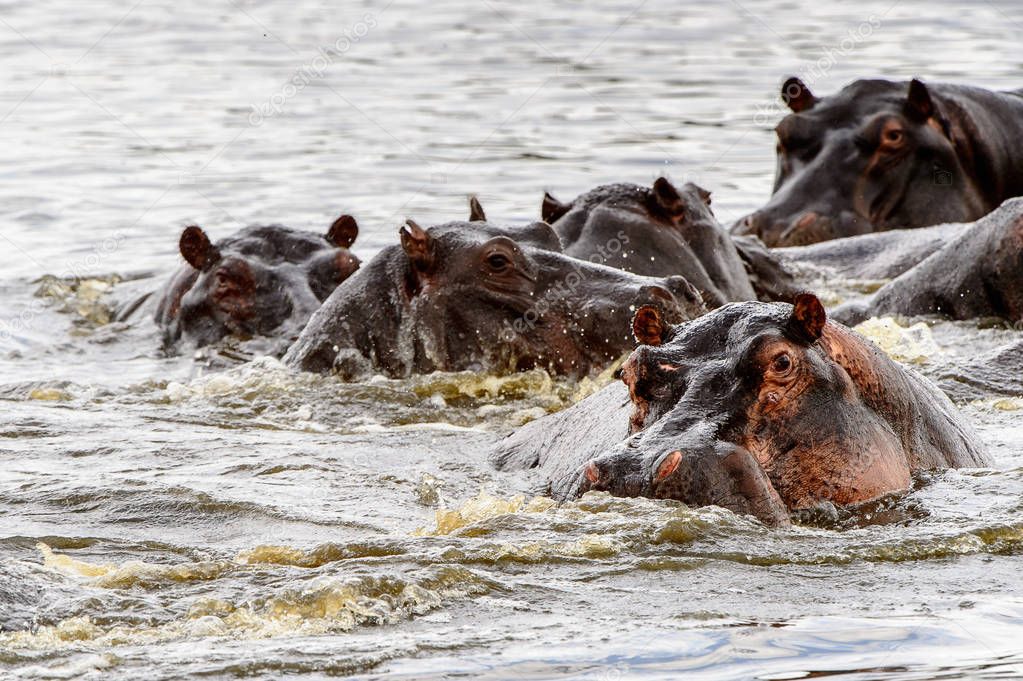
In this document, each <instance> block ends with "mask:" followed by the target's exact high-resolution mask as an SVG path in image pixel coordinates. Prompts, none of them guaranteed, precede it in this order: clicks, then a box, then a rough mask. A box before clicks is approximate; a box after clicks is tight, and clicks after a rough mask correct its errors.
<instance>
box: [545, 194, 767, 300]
mask: <svg viewBox="0 0 1023 681" xmlns="http://www.w3.org/2000/svg"><path fill="white" fill-rule="evenodd" d="M540 211H541V215H542V217H543V219H544V220H545V221H547V222H548V223H550V224H551V226H552V227H554V231H555V232H557V234H558V237H559V238H560V239H561V242H562V244H563V245H564V250H565V253H566V254H567V255H571V256H573V257H576V258H581V259H583V260H588V261H590V262H595V263H599V264H603V265H609V266H611V267H617V268H619V269H623V270H626V271H628V272H633V273H635V274H642V275H646V276H656V277H663V276H669V275H673V274H675V275H682V276H684V277H685V278H686V279H688V280H689V282H690V283H692V284H693V286H695V287H696V288H697V289H698V290H699V291H700V293H701V295H702V296H703V298H704V301H705V302H706V303H707V305H708V306H709V307H712V308H713V307H718V306H719V305H722V304H724V303H726V302H729V301H740V300H755V299H756V297H757V291H756V290H755V287H754V282H753V281H752V280H751V276H750V273H749V272H748V271H747V268H748V267H749V265H748V264H747V262H746V261H744V258H743V254H742V253H741V252H740V250H739V249H737V247H736V244H734V243H733V241H732V239H731V237H730V236H729V234H728V232H727V231H726V230H725V229H724V228H723V227H722V226H721V225H720V224H719V223H718V221H717V219H716V218H715V217H714V213H713V212H711V208H710V192H708V191H706V190H705V189H703V188H701V187H698V186H697V185H695V184H692V183H687V184H686V185H684V186H683V187H682V188H681V189H678V188H676V187H675V186H674V185H672V184H671V182H669V181H668V180H666V179H665V178H663V177H662V178H658V179H657V180H656V181H655V182H654V184H653V187H640V186H639V185H634V184H609V185H602V186H600V187H597V188H595V189H592V190H590V191H589V192H587V193H585V194H583V195H581V196H579V197H576V198H575V199H574V200H572V201H571V202H569V203H562V202H560V201H558V200H557V199H555V198H554V197H553V196H551V195H550V194H545V195H544V199H543V204H542V206H541V209H540ZM749 247H750V248H755V244H752V243H750V246H749ZM756 255H758V256H759V257H760V258H763V259H764V261H765V262H764V265H765V266H766V267H765V269H764V270H763V274H762V276H763V277H764V278H765V279H766V278H767V276H768V274H770V276H771V277H772V278H773V279H774V280H778V281H779V282H782V281H785V277H786V273H785V272H784V270H781V269H780V268H779V267H777V259H772V258H771V256H770V254H768V253H767V251H766V249H762V250H761V251H760V252H757V253H756ZM772 260H773V263H774V264H775V267H776V269H772V268H771V267H770V264H771V263H772ZM775 286H776V287H777V288H781V287H782V285H781V284H780V283H779V284H775Z"/></svg>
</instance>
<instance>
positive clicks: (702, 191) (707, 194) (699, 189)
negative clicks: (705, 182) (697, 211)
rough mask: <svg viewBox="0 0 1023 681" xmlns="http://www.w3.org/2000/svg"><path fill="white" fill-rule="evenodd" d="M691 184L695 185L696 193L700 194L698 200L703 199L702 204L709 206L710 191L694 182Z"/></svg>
mask: <svg viewBox="0 0 1023 681" xmlns="http://www.w3.org/2000/svg"><path fill="white" fill-rule="evenodd" d="M693 186H694V187H696V193H697V194H699V195H700V200H701V201H703V204H704V205H705V206H707V208H710V192H709V191H707V190H706V189H704V188H703V187H701V186H700V185H698V184H694V185H693Z"/></svg>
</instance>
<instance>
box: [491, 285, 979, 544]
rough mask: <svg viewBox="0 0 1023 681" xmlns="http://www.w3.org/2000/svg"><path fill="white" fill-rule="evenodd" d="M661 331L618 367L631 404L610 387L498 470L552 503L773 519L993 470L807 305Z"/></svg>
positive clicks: (875, 355) (509, 444)
mask: <svg viewBox="0 0 1023 681" xmlns="http://www.w3.org/2000/svg"><path fill="white" fill-rule="evenodd" d="M645 312H646V311H644V310H640V311H639V313H638V314H637V316H641V315H643V314H644V313H645ZM656 326H657V324H656V323H652V322H651V321H650V320H649V319H648V320H647V323H645V324H641V325H638V326H637V336H638V337H639V338H640V340H642V341H645V342H653V343H655V344H653V345H650V344H647V345H642V346H640V347H639V348H637V350H636V351H635V352H634V353H633V354H632V355H631V357H630V358H629V360H628V361H627V362H626V364H625V365H624V366H623V368H622V380H623V382H624V383H625V386H626V389H627V392H628V397H629V402H628V403H625V402H624V400H623V390H622V386H617V385H615V386H609V387H608V388H606V389H605V390H604V391H602V392H601V393H598V394H597V395H594V396H592V397H591V398H589V399H588V400H586V401H584V402H581V403H580V404H579V405H576V407H574V408H573V410H569V411H566V412H564V413H562V414H555V415H552V416H548V417H545V418H542V419H539V420H537V421H535V422H533V423H531V424H528V425H527V426H525V427H523V428H522V429H520V430H519V431H518V432H516V433H513V434H512V435H511V436H509V438H507V439H506V440H505V441H503V442H502V443H500V444H499V446H498V449H497V451H496V452H495V454H494V457H495V460H496V461H497V463H498V464H499V465H500V466H502V467H504V468H512V467H522V466H528V465H538V466H542V467H543V468H544V472H545V473H546V472H548V471H550V473H551V474H550V480H551V492H552V493H554V494H556V495H558V496H559V497H560V498H569V497H572V496H575V495H578V494H581V493H583V492H585V491H587V490H591V489H597V490H606V491H609V492H611V493H612V494H616V495H622V496H649V497H658V498H672V499H678V500H680V501H683V502H685V503H689V504H696V505H699V504H705V503H714V504H718V505H722V506H724V507H726V508H730V509H732V510H734V511H736V512H738V513H748V514H752V515H755V516H756V517H758V518H760V519H761V520H762V521H764V522H765V523H768V524H784V523H785V522H786V521H787V511H789V510H799V509H805V508H812V507H815V506H817V505H819V504H821V503H825V502H830V503H833V504H836V505H855V504H860V503H863V502H867V501H871V500H873V499H877V498H879V497H881V496H884V495H886V494H890V493H893V492H899V491H904V490H907V489H908V488H909V486H910V483H911V475H912V473H914V472H915V471H918V470H925V469H938V468H946V467H950V466H982V465H986V464H987V463H988V458H987V455H986V454H985V453H984V451H983V450H982V448H981V445H980V443H979V440H978V439H977V436H976V435H975V434H974V432H973V431H972V429H971V428H970V427H969V425H968V424H966V423H965V421H964V420H963V419H962V417H961V416H960V415H959V414H958V413H957V412H956V411H955V409H954V407H953V406H952V404H951V403H950V402H949V400H948V398H947V397H945V396H944V395H943V394H942V393H941V391H940V390H938V389H937V388H936V387H935V386H933V385H932V384H930V383H929V382H927V381H926V380H925V379H923V378H922V377H921V376H919V375H918V374H916V373H915V372H913V371H911V370H909V369H906V368H904V367H902V366H900V365H898V364H896V363H895V362H893V361H892V360H891V359H889V358H888V357H887V356H886V355H885V354H884V353H883V352H881V351H880V350H879V349H878V348H877V347H875V346H874V345H873V344H872V343H870V342H869V341H868V340H866V339H865V338H863V337H862V336H860V335H859V334H856V333H855V332H853V331H851V330H849V329H847V328H846V327H844V326H841V325H840V324H836V323H834V322H830V321H827V319H826V316H825V312H824V308H823V307H822V306H821V304H820V301H819V300H817V298H816V297H815V296H813V295H810V294H802V295H800V296H797V297H796V302H795V304H794V305H787V304H783V303H733V304H729V305H726V306H724V307H721V308H719V309H717V310H715V311H713V312H711V313H709V314H707V315H705V316H703V317H701V318H699V319H696V320H693V321H690V322H687V323H684V324H681V325H678V326H675V327H673V328H672V327H668V328H666V329H661V330H658V329H657V328H656ZM630 410H631V413H628V415H626V412H629V411H630ZM591 412H599V415H598V416H595V415H594V414H593V413H591ZM580 414H585V415H586V416H585V419H580V418H579V416H577V415H580ZM626 420H627V422H626ZM604 421H607V422H611V421H613V422H614V425H613V426H612V425H610V424H609V425H605V426H603V428H602V430H599V431H596V432H597V436H598V437H601V438H602V439H601V440H600V441H599V442H594V441H593V440H592V439H591V438H590V437H589V433H588V429H590V428H591V427H592V424H595V423H602V422H604ZM577 422H581V423H582V424H583V427H582V428H579V427H577V426H576V423H577ZM541 432H544V433H548V434H547V435H546V436H545V437H544V438H543V439H541V438H540V437H539V433H541ZM566 432H567V433H568V434H564V433H566ZM623 433H624V434H625V437H624V439H621V440H619V439H616V438H618V437H619V436H621V435H622V434H623ZM573 440H574V443H573ZM572 444H575V448H574V449H573V448H572V446H571V445H572ZM594 453H598V454H597V455H596V456H593V455H594ZM588 456H589V457H592V458H591V459H590V460H589V461H586V460H585V457H588Z"/></svg>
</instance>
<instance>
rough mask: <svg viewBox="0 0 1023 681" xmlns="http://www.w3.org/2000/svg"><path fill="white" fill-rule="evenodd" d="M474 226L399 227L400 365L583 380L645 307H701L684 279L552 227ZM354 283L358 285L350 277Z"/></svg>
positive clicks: (621, 342) (693, 310) (626, 341)
mask: <svg viewBox="0 0 1023 681" xmlns="http://www.w3.org/2000/svg"><path fill="white" fill-rule="evenodd" d="M474 217H475V218H477V219H475V221H472V222H450V223H446V224H443V225H438V226H435V227H431V228H429V229H424V228H422V227H420V226H419V225H418V224H416V223H415V222H414V221H412V220H409V221H408V222H407V223H406V225H405V226H403V227H402V229H401V230H400V237H401V247H400V248H401V250H400V253H399V254H398V256H397V257H398V259H399V261H400V265H399V267H400V269H401V271H402V274H401V287H400V288H401V291H400V297H401V299H402V302H401V311H400V312H399V314H400V315H401V317H402V318H403V322H402V327H403V328H401V330H400V331H399V332H398V334H399V336H400V338H399V339H398V340H397V343H398V344H399V346H402V345H408V346H410V347H408V348H407V350H409V352H408V353H407V354H411V355H412V357H411V358H406V359H405V360H404V361H403V363H404V366H405V368H404V370H403V371H402V373H404V372H406V371H408V369H409V367H410V366H411V367H414V368H415V369H416V370H418V371H428V370H433V369H442V370H462V369H473V368H476V369H479V368H488V369H494V370H498V371H502V370H507V371H514V370H522V369H528V368H533V367H542V368H545V369H548V370H550V371H551V372H552V373H556V374H567V375H574V376H581V375H584V374H586V373H588V372H589V371H590V370H591V369H593V368H599V367H601V366H604V365H606V364H607V363H609V362H611V361H613V360H615V359H617V358H618V357H620V356H621V355H622V354H624V353H625V352H628V351H629V350H630V349H632V348H633V347H635V343H634V341H633V339H632V331H631V324H630V321H631V318H632V316H633V314H634V312H635V310H637V309H638V308H640V307H642V306H644V305H649V306H652V309H656V310H657V314H659V315H662V316H663V317H664V318H665V319H666V320H670V321H672V322H681V321H683V320H686V319H691V318H693V317H695V316H697V315H699V314H701V313H702V312H703V311H704V307H703V302H702V299H701V298H700V295H699V293H698V292H697V291H696V290H695V289H694V288H693V287H692V286H691V285H690V284H689V283H688V282H687V281H686V280H685V279H684V278H683V277H678V276H676V277H667V278H652V277H641V276H637V275H634V274H629V273H628V272H623V271H620V270H617V269H614V268H611V267H606V266H603V265H597V264H593V263H589V262H586V261H583V260H578V259H575V258H571V257H569V256H566V255H564V254H563V253H561V252H560V243H559V241H558V238H557V236H556V235H555V234H554V231H553V230H552V229H551V227H550V225H548V224H547V223H545V222H535V223H533V224H530V225H527V226H522V227H513V228H505V227H497V226H495V225H492V224H491V223H488V222H486V221H484V220H483V219H482V218H483V213H482V209H481V208H480V209H478V210H477V209H475V208H474ZM353 283H354V282H353Z"/></svg>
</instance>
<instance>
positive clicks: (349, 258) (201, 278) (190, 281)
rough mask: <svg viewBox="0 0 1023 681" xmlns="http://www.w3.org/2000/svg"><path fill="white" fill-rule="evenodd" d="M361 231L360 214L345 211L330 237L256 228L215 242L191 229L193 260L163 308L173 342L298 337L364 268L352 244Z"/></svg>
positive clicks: (183, 246) (159, 316) (188, 254)
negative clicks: (351, 249)
mask: <svg viewBox="0 0 1023 681" xmlns="http://www.w3.org/2000/svg"><path fill="white" fill-rule="evenodd" d="M358 231H359V228H358V225H357V224H356V222H355V219H354V218H352V217H351V216H350V215H342V216H341V217H340V218H338V219H337V220H335V221H334V223H333V224H332V225H331V226H330V228H329V229H328V230H327V233H326V235H321V234H314V233H312V232H304V231H300V230H296V229H291V228H289V227H283V226H281V225H270V226H252V227H246V228H245V229H242V230H241V231H239V232H238V233H236V234H234V235H233V236H230V237H228V238H226V239H221V240H220V241H218V242H217V243H215V244H214V243H212V242H210V239H209V237H208V236H206V233H205V232H204V231H203V230H202V229H201V228H199V227H196V226H191V227H186V228H185V230H184V231H183V232H182V234H181V239H180V241H179V244H178V245H179V249H180V251H181V255H182V256H183V257H184V259H185V261H186V263H188V264H187V265H185V266H184V267H182V268H181V269H179V270H178V271H177V272H176V273H175V274H174V276H173V277H172V278H171V280H170V282H169V283H168V284H167V286H166V288H165V290H164V292H163V294H162V296H161V298H160V301H159V303H158V305H157V309H156V323H157V324H158V325H159V326H160V327H161V328H162V329H163V332H164V341H165V343H166V344H168V345H171V344H173V343H175V342H177V341H179V340H182V339H183V340H186V341H189V342H191V343H193V344H194V345H196V346H202V345H208V344H210V343H215V342H217V341H219V340H220V339H222V338H224V337H225V336H228V335H235V336H239V337H242V338H246V337H251V336H268V337H270V336H276V337H281V338H287V339H294V338H295V337H297V335H298V332H299V331H300V330H301V329H302V327H303V326H304V325H305V323H306V321H308V319H309V317H310V316H311V315H312V314H313V312H314V311H315V310H316V309H317V308H318V307H319V306H320V303H321V302H322V301H323V300H325V299H326V298H327V296H329V295H330V293H331V291H333V290H334V288H336V287H337V285H338V284H340V283H341V282H342V281H344V280H345V279H347V278H348V277H349V276H350V275H351V274H352V273H353V272H355V271H356V270H357V269H358V268H359V259H358V258H356V257H355V256H354V255H352V254H351V253H350V252H349V250H348V249H349V247H350V246H351V245H352V243H353V242H354V241H355V238H356V236H357V235H358Z"/></svg>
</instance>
